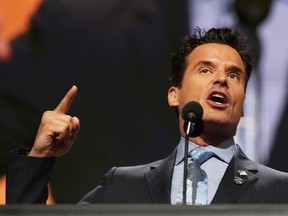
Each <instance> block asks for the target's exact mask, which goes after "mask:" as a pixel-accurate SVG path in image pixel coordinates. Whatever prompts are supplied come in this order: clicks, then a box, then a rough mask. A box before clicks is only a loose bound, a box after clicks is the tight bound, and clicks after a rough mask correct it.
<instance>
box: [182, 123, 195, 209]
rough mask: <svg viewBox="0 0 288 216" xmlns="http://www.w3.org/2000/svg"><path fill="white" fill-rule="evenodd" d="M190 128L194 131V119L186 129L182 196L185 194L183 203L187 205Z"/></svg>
mask: <svg viewBox="0 0 288 216" xmlns="http://www.w3.org/2000/svg"><path fill="white" fill-rule="evenodd" d="M190 129H191V130H192V131H194V124H193V123H192V121H189V122H188V125H187V130H186V136H185V147H184V168H183V169H184V175H183V191H182V196H183V205H187V202H186V194H187V176H188V170H187V167H188V145H189V134H190Z"/></svg>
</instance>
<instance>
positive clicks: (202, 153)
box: [189, 147, 215, 164]
mask: <svg viewBox="0 0 288 216" xmlns="http://www.w3.org/2000/svg"><path fill="white" fill-rule="evenodd" d="M214 154H215V153H214V152H213V151H209V150H207V149H205V148H204V147H197V148H195V149H193V150H192V151H191V152H190V153H189V156H190V157H191V159H192V160H198V161H199V163H200V164H202V163H204V162H205V161H207V160H208V159H209V158H211V157H212V156H214Z"/></svg>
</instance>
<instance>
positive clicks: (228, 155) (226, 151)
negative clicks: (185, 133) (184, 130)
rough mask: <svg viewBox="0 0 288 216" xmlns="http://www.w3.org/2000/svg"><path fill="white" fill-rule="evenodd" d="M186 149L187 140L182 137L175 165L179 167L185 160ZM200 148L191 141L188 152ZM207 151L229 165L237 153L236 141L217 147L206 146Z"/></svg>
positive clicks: (224, 142)
mask: <svg viewBox="0 0 288 216" xmlns="http://www.w3.org/2000/svg"><path fill="white" fill-rule="evenodd" d="M184 147H185V138H184V137H182V136H181V138H180V142H179V145H178V147H177V155H176V160H175V165H178V164H179V163H180V162H181V161H183V158H184ZM196 147H199V145H197V144H196V143H193V142H191V141H189V145H188V152H190V151H191V150H193V149H195V148H196ZM205 148H206V149H209V150H210V151H213V152H214V153H215V155H217V156H218V157H219V158H220V159H221V160H223V161H224V162H225V163H227V164H228V163H229V162H230V160H231V159H232V157H233V156H234V154H235V152H236V145H235V142H234V139H233V138H231V139H228V140H225V141H223V142H221V143H219V144H217V145H208V146H205Z"/></svg>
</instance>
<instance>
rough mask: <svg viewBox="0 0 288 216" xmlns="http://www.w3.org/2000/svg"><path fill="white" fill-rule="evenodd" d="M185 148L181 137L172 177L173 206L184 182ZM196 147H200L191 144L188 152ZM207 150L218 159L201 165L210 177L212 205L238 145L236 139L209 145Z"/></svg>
mask: <svg viewBox="0 0 288 216" xmlns="http://www.w3.org/2000/svg"><path fill="white" fill-rule="evenodd" d="M184 146H185V138H183V137H181V139H180V143H179V145H178V148H177V155H176V160H175V165H174V171H173V177H172V186H171V204H173V205H175V204H176V197H177V194H178V192H179V187H180V185H181V182H182V181H183V166H184V160H183V158H184ZM196 147H198V145H197V144H195V143H192V142H189V147H188V152H189V151H191V150H193V149H194V148H196ZM205 148H207V149H209V150H210V151H213V152H214V153H215V155H217V157H212V158H210V159H209V160H207V161H206V162H204V163H203V164H202V165H201V168H202V169H203V170H204V171H205V172H206V173H207V176H208V203H209V204H210V203H211V201H212V199H213V197H214V195H215V193H216V190H217V188H218V186H219V184H220V181H221V179H222V177H223V175H224V173H225V171H226V169H227V167H228V164H229V162H230V161H231V159H232V158H233V156H234V154H235V151H236V145H235V142H234V139H229V140H226V141H224V142H221V143H219V144H217V145H213V146H212V145H208V146H206V147H205Z"/></svg>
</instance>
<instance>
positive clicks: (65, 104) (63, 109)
mask: <svg viewBox="0 0 288 216" xmlns="http://www.w3.org/2000/svg"><path fill="white" fill-rule="evenodd" d="M77 91H78V89H77V87H76V86H75V85H74V86H72V88H71V89H70V90H69V91H68V92H67V93H66V95H65V96H64V98H63V99H62V100H61V102H60V103H59V104H58V106H57V107H56V108H55V109H54V111H55V112H58V113H63V114H66V113H67V112H68V110H69V109H70V106H71V104H72V102H73V100H74V98H75V96H76V94H77Z"/></svg>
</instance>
